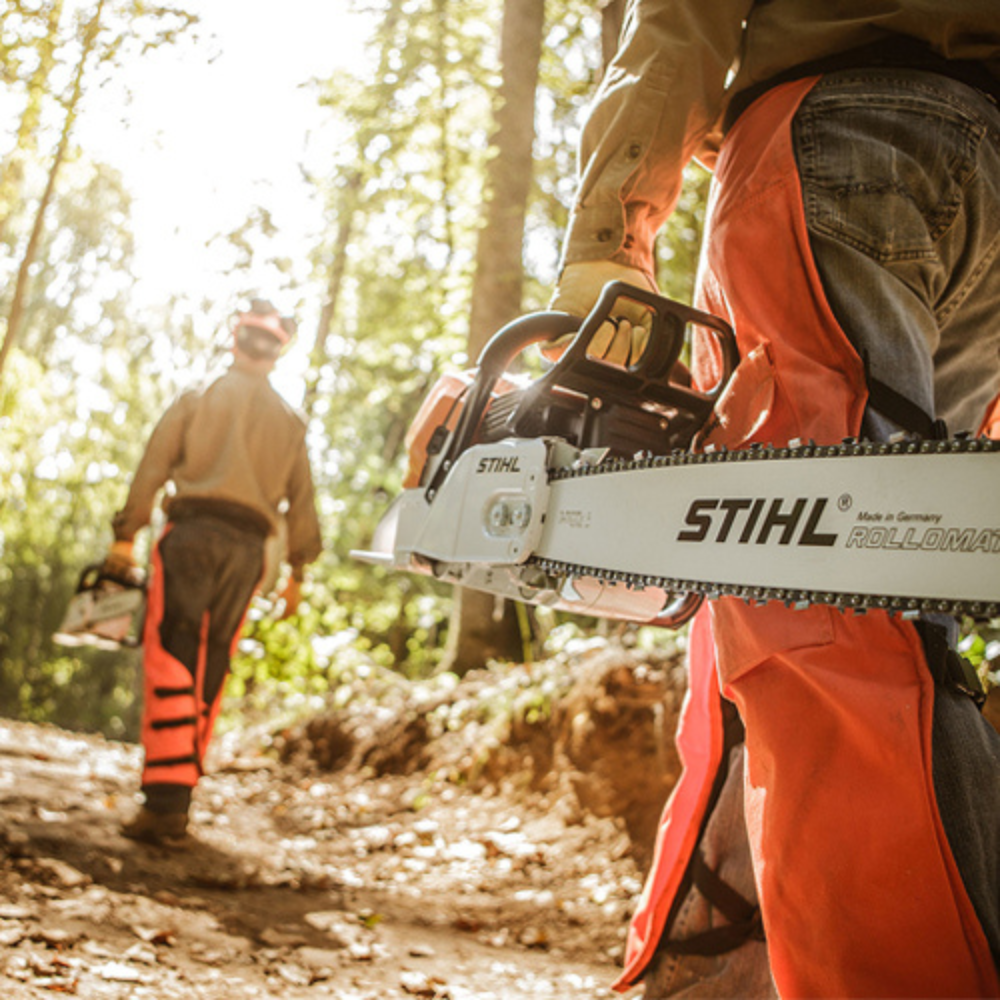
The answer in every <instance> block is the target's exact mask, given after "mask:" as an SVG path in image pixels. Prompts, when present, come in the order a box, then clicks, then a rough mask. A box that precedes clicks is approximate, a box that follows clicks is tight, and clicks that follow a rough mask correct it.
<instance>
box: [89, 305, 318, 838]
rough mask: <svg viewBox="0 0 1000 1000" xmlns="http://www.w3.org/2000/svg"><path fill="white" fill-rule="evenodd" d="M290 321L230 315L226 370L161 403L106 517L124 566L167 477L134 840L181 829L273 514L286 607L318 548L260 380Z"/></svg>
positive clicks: (149, 630) (149, 624)
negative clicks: (284, 548) (282, 524)
mask: <svg viewBox="0 0 1000 1000" xmlns="http://www.w3.org/2000/svg"><path fill="white" fill-rule="evenodd" d="M293 331H294V325H293V324H292V322H291V321H290V320H288V319H285V318H282V317H281V316H279V315H278V312H277V310H276V309H275V308H274V307H273V306H272V305H271V304H270V303H268V302H265V301H262V300H254V303H253V305H252V308H251V310H250V311H249V312H246V313H241V314H239V315H238V317H237V319H236V324H235V329H234V334H233V361H232V364H231V366H230V368H229V370H228V371H227V372H226V374H224V375H223V376H222V377H221V378H219V379H217V380H216V381H214V382H212V383H211V384H210V385H208V386H206V387H203V388H199V389H195V390H190V391H187V392H185V393H183V394H182V395H181V396H179V397H178V399H177V400H176V401H175V402H174V403H173V404H172V405H171V406H170V408H169V409H168V410H167V411H166V412H165V413H164V415H163V416H162V418H161V419H160V421H159V423H158V424H157V426H156V428H155V429H154V431H153V434H152V436H151V437H150V440H149V443H148V445H147V447H146V451H145V454H144V455H143V457H142V460H141V462H140V463H139V467H138V469H137V471H136V473H135V477H134V479H133V481H132V485H131V488H130V490H129V494H128V499H127V501H126V503H125V506H124V507H123V508H122V510H121V511H119V513H118V514H117V515H116V516H115V518H114V522H113V527H114V533H115V539H116V540H115V542H114V544H113V545H112V547H111V552H110V553H109V555H108V560H107V562H106V563H105V568H106V569H107V570H108V571H110V572H115V571H117V572H119V573H120V572H121V570H122V569H123V568H127V567H128V566H129V565H130V564H131V563H132V545H133V540H134V537H135V534H136V532H137V531H138V530H139V529H140V528H142V527H143V526H144V525H147V524H148V523H149V520H150V516H151V513H152V508H153V503H154V500H155V498H156V495H157V494H158V492H159V491H160V489H161V488H162V487H164V486H165V485H166V484H167V483H168V482H170V483H172V484H173V492H172V494H171V495H170V496H169V497H168V498H167V500H166V501H165V503H164V507H165V510H166V514H167V524H166V527H165V529H164V531H163V533H162V534H161V535H160V538H159V540H158V541H157V543H156V545H155V547H154V551H153V556H152V567H151V579H150V583H149V591H148V606H147V612H146V623H145V628H144V633H143V645H144V650H143V668H144V673H145V682H144V692H145V702H144V705H143V717H142V734H141V735H142V744H143V749H144V751H145V765H144V769H143V773H142V791H143V793H144V795H145V805H144V806H143V808H142V809H141V810H140V812H139V813H138V815H137V816H136V817H135V819H133V820H132V821H131V822H129V823H127V824H126V825H125V826H124V828H123V832H124V833H125V834H126V835H127V836H129V837H132V838H134V839H138V840H145V841H150V842H154V843H161V842H168V841H170V840H172V839H178V838H181V837H183V835H184V834H185V831H186V828H187V819H188V808H189V805H190V802H191V792H192V789H193V788H194V786H195V784H196V783H197V781H198V778H199V777H200V776H201V774H202V765H203V761H204V758H205V752H206V750H207V749H208V744H209V740H210V739H211V735H212V728H213V725H214V722H215V718H216V715H217V713H218V710H219V704H220V701H221V695H222V688H223V682H224V680H225V678H226V675H227V673H228V671H229V662H230V658H231V656H232V653H233V651H234V649H235V645H236V642H237V640H238V638H239V635H240V631H241V629H242V625H243V620H244V616H245V614H246V610H247V607H248V605H249V603H250V599H251V597H252V596H253V593H254V590H255V589H256V587H257V585H258V583H259V582H260V580H261V574H262V571H263V567H264V549H265V542H266V540H267V538H268V536H269V535H272V534H274V533H275V532H276V531H277V529H278V523H279V518H280V517H282V516H284V518H285V520H286V523H287V531H288V553H287V560H288V563H289V564H290V567H291V575H290V578H289V580H288V583H287V585H286V587H285V590H284V592H283V594H282V596H283V597H284V600H285V614H286V615H287V614H289V613H291V612H292V611H294V609H295V607H296V606H297V605H298V602H299V595H300V587H301V583H302V579H303V569H304V567H305V566H306V565H307V564H308V563H310V562H312V561H313V560H314V559H315V558H316V557H317V556H318V555H319V553H320V550H321V541H320V532H319V524H318V521H317V517H316V510H315V503H314V498H313V485H312V476H311V472H310V468H309V459H308V456H307V453H306V442H305V437H306V428H305V424H304V422H303V420H302V419H301V417H300V416H299V415H298V414H297V413H296V412H295V411H294V410H293V409H292V408H291V407H290V406H289V405H288V404H287V403H286V402H285V401H284V400H283V399H282V398H281V396H280V395H279V394H278V393H277V392H276V391H275V390H274V389H273V388H272V386H271V384H270V382H269V381H268V375H269V374H270V372H271V371H272V369H273V368H274V366H275V363H276V362H277V360H278V358H279V356H280V354H281V351H282V349H283V347H284V346H285V345H286V344H287V342H288V341H289V339H290V336H291V334H292V332H293ZM285 508H287V509H285Z"/></svg>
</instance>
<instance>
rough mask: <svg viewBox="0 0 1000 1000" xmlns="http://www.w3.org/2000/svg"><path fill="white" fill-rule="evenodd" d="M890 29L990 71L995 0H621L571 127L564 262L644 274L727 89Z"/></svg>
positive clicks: (999, 1)
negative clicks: (570, 204)
mask: <svg viewBox="0 0 1000 1000" xmlns="http://www.w3.org/2000/svg"><path fill="white" fill-rule="evenodd" d="M895 35H903V36H909V37H912V38H916V39H919V40H922V41H924V42H926V43H928V44H929V45H930V47H931V48H932V49H933V50H934V51H935V52H937V53H938V54H940V55H943V56H945V57H946V58H948V59H975V60H982V61H984V62H985V63H986V67H987V69H988V71H989V72H990V73H991V74H992V76H993V77H996V78H1000V0H837V2H836V3H833V2H830V0H760V2H753V0H630V3H629V6H628V10H627V13H626V16H625V24H624V26H623V29H622V39H621V44H620V47H619V51H618V54H617V55H616V56H615V59H614V61H613V62H612V64H611V65H610V67H609V68H608V72H607V73H606V75H605V77H604V80H603V81H602V83H601V86H600V88H599V90H598V93H597V95H596V98H595V101H594V104H593V106H592V109H591V113H590V116H589V118H588V120H587V123H586V126H585V128H584V131H583V135H582V140H581V148H580V184H579V187H578V193H577V201H576V203H575V205H574V208H573V213H572V216H571V219H570V226H569V231H568V234H567V238H566V242H565V246H564V252H563V261H564V263H573V262H576V261H586V260H614V261H616V262H618V263H621V264H625V265H628V266H630V267H635V268H639V269H640V270H644V271H646V272H647V273H649V274H650V275H651V274H652V268H653V263H652V247H653V241H654V239H655V237H656V233H657V231H658V230H659V228H660V227H661V225H662V224H663V222H664V221H665V219H666V218H667V216H668V215H669V214H670V212H671V211H672V210H673V207H674V205H675V204H676V202H677V198H678V195H679V193H680V189H681V184H682V180H683V177H682V175H683V170H684V167H685V165H686V164H687V163H688V162H689V161H690V160H691V159H693V158H697V159H698V160H700V161H701V162H702V163H703V164H704V165H705V166H707V167H709V168H711V167H712V166H713V165H714V162H715V158H716V155H717V153H718V149H719V144H720V142H721V138H722V129H721V122H722V117H723V115H724V112H725V109H726V105H727V103H728V101H729V100H730V99H731V98H732V97H733V96H734V95H735V94H738V93H740V92H741V91H743V90H745V89H746V88H747V87H750V86H753V85H754V84H758V83H761V82H763V81H766V80H769V79H771V78H772V77H774V76H776V75H777V74H779V73H781V72H783V71H785V70H788V69H789V68H791V67H793V66H797V65H799V64H801V63H804V62H808V61H812V60H815V59H819V58H823V57H826V56H830V55H833V54H835V53H840V52H846V51H848V50H850V49H853V48H857V47H859V46H862V45H867V44H870V43H872V42H876V41H879V40H881V39H885V38H887V37H890V36H895ZM731 71H732V77H731V82H730V83H729V84H728V86H727V80H728V79H730V72H731Z"/></svg>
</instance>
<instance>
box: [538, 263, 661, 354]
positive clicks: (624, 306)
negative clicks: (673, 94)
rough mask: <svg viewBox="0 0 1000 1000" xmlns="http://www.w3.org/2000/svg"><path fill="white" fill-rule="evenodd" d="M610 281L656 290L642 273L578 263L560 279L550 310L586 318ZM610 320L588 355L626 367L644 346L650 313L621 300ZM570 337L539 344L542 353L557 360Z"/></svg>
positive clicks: (618, 265)
mask: <svg viewBox="0 0 1000 1000" xmlns="http://www.w3.org/2000/svg"><path fill="white" fill-rule="evenodd" d="M609 281H625V282H628V284H630V285H636V286H637V287H639V288H648V289H649V290H650V291H652V292H655V291H657V288H656V285H655V284H654V282H653V281H652V279H651V278H650V277H649V276H648V275H647V274H646V273H645V272H644V271H639V270H637V269H636V268H634V267H626V266H625V265H624V264H616V263H615V262H614V261H611V260H594V261H580V262H579V263H576V264H567V265H566V267H565V268H564V269H563V273H562V275H561V277H560V278H559V284H558V285H557V286H556V290H555V293H554V294H553V296H552V301H551V303H550V304H549V308H550V309H552V310H555V311H557V312H566V313H570V314H571V315H573V316H581V317H582V316H586V315H587V314H588V313H589V312H590V311H591V309H593V308H594V305H595V304H596V303H597V300H598V299H599V298H600V297H601V291H602V290H603V288H604V286H605V285H606V284H607V283H608V282H609ZM612 319H613V320H615V321H616V322H608V323H604V324H602V326H601V328H600V329H599V330H598V331H597V334H596V335H595V336H594V339H593V340H592V341H591V342H590V346H589V348H588V349H587V354H588V355H589V356H590V357H595V358H600V359H601V360H602V361H606V362H607V363H608V364H612V365H619V366H620V367H623V368H624V367H625V366H627V365H628V364H630V363H632V362H635V361H636V360H637V359H638V358H639V357H640V355H641V354H642V352H643V350H644V349H645V347H646V342H647V340H648V339H649V330H650V327H651V325H652V323H651V317H650V313H649V310H648V309H646V308H645V307H644V306H642V305H640V304H639V303H638V302H630V301H628V300H627V299H620V300H619V302H618V303H617V307H616V309H615V311H614V312H613V313H612ZM572 339H573V334H566V335H565V336H563V337H559V338H557V339H556V340H550V341H546V342H545V343H543V344H542V345H541V351H542V354H544V355H545V357H547V358H548V359H549V360H550V361H557V360H558V359H559V358H560V356H561V355H562V353H563V351H565V350H566V347H567V346H568V344H569V342H570V341H571V340H572Z"/></svg>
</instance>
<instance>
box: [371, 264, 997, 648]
mask: <svg viewBox="0 0 1000 1000" xmlns="http://www.w3.org/2000/svg"><path fill="white" fill-rule="evenodd" d="M620 300H625V301H626V302H627V303H630V304H631V306H632V307H633V308H634V307H635V306H636V305H638V306H639V307H640V308H642V309H643V310H645V311H646V312H647V313H648V326H649V331H650V332H649V338H648V342H647V346H646V347H645V349H644V351H643V353H642V355H641V356H640V358H639V359H638V361H636V362H635V363H630V364H628V365H625V366H614V365H611V364H609V363H607V362H606V361H603V360H602V359H600V358H599V357H596V356H594V355H593V353H592V352H591V351H590V350H588V349H589V348H590V347H591V345H592V343H593V341H594V338H595V336H596V335H597V334H598V331H599V330H600V329H601V328H602V326H603V325H604V324H606V323H608V322H614V320H613V319H612V317H613V316H616V315H619V314H620V305H619V302H620ZM695 330H700V331H703V333H701V334H700V335H702V336H704V335H707V336H708V337H710V338H712V340H713V341H714V345H715V348H716V351H715V353H716V355H717V357H718V358H719V359H720V367H721V376H720V377H719V379H718V381H717V384H716V385H715V386H713V387H711V388H709V389H707V390H706V391H698V390H696V389H694V388H692V387H691V385H690V384H689V380H688V379H685V378H684V377H683V374H682V373H683V371H685V370H684V369H683V366H682V365H680V364H679V360H680V358H681V356H682V351H683V349H684V346H685V344H686V343H688V342H689V341H690V339H691V335H692V332H693V331H695ZM570 335H572V339H571V340H570V343H569V346H568V347H567V348H566V349H565V351H564V352H563V353H562V355H561V357H560V358H559V360H558V361H557V362H556V363H555V364H554V365H553V366H552V367H551V368H550V369H549V370H548V371H547V372H545V373H544V374H543V375H541V376H540V377H538V378H535V379H531V378H529V377H528V376H525V375H512V374H510V373H509V371H508V369H509V368H510V367H511V365H512V363H513V362H514V361H515V359H517V358H518V356H519V355H520V354H521V353H522V352H523V351H525V350H526V349H527V348H528V347H530V346H531V345H533V344H537V343H539V342H542V341H549V342H551V341H553V340H554V339H557V338H567V337H569V336H570ZM738 363H739V354H738V351H737V347H736V340H735V337H734V335H733V332H732V330H731V329H730V327H729V326H728V325H727V324H726V323H725V322H724V321H723V320H721V319H719V318H718V317H715V316H712V315H709V314H707V313H704V312H700V311H698V310H695V309H692V308H690V307H688V306H685V305H682V304H681V303H678V302H674V301H672V300H670V299H667V298H664V297H662V296H659V295H656V294H654V293H651V292H647V291H645V290H641V289H638V288H634V287H632V286H629V285H626V284H623V283H621V282H614V283H611V284H609V285H608V286H606V287H605V289H604V291H603V292H602V295H601V297H600V300H599V301H598V302H597V304H596V305H595V307H594V309H593V311H592V312H591V313H590V315H589V316H587V317H586V318H585V319H579V318H576V317H572V316H569V315H567V314H565V313H556V312H541V313H533V314H530V315H528V316H525V317H522V318H521V319H518V320H515V321H514V322H513V323H510V324H508V325H507V326H505V327H504V328H503V329H501V330H500V331H499V332H498V333H497V334H495V335H494V337H493V338H492V339H491V340H490V342H489V343H488V344H487V345H486V347H485V348H484V350H483V352H482V354H481V355H480V358H479V360H478V365H477V368H476V369H474V370H473V371H472V372H467V373H462V374H457V375H454V374H449V375H445V376H443V377H442V378H441V379H440V380H439V381H438V383H437V384H436V385H435V386H434V388H433V389H432V390H431V393H430V394H429V396H428V397H427V398H426V399H425V400H424V402H423V404H422V406H421V408H420V411H419V412H418V414H417V417H416V419H415V421H414V423H413V425H412V426H411V428H410V430H409V433H408V435H407V447H408V453H409V468H408V470H407V474H406V478H405V480H404V484H403V486H404V488H403V490H402V492H401V493H400V495H399V496H398V497H396V499H395V500H394V501H393V502H392V504H391V506H390V507H389V509H388V511H387V512H386V513H385V515H384V516H383V518H382V519H381V521H380V523H379V525H378V527H377V529H376V532H375V536H374V539H373V542H372V545H371V548H370V549H369V550H366V551H357V552H355V553H354V555H355V556H356V557H357V558H359V559H362V560H364V561H367V562H369V563H374V564H378V565H382V566H386V567H389V568H392V569H395V570H407V571H413V572H418V573H424V574H429V575H430V576H433V577H435V578H437V579H439V580H443V581H447V582H450V583H453V584H457V585H461V586H463V587H469V588H472V589H477V590H484V591H488V592H491V593H493V594H497V595H500V596H502V597H506V598H511V599H514V600H518V601H523V602H526V603H531V604H539V605H546V606H549V607H552V608H556V609H560V610H564V611H570V612H575V613H578V614H584V615H592V616H597V617H605V618H613V619H620V620H624V621H632V622H641V623H650V624H655V625H661V626H664V627H668V628H676V627H678V626H680V625H681V624H683V623H684V622H685V621H686V620H687V619H688V618H690V617H691V616H692V615H693V614H694V613H695V611H696V610H697V609H698V607H699V605H700V604H701V603H702V601H703V600H704V599H706V598H709V599H714V598H719V597H737V598H740V599H742V600H744V601H747V602H753V603H765V602H769V601H781V602H783V603H785V604H786V605H788V606H790V607H795V608H805V607H808V606H809V605H811V604H816V603H819V604H825V605H832V606H835V607H838V608H841V609H844V610H852V611H854V612H857V613H864V612H867V611H869V610H872V609H882V610H885V611H888V612H890V613H893V614H899V615H901V616H903V617H904V618H912V617H917V616H919V615H921V614H923V613H927V612H940V613H945V614H952V615H956V614H961V615H968V616H972V617H975V618H982V619H988V618H992V617H996V616H997V615H998V614H1000V558H998V555H1000V505H998V504H997V503H996V502H995V496H996V490H997V486H998V484H1000V442H996V441H993V440H990V439H988V438H976V437H973V436H968V435H958V436H955V437H952V438H948V439H945V440H928V439H921V438H918V437H915V436H913V435H900V436H897V437H895V438H893V439H892V440H890V441H886V442H874V441H865V440H855V439H848V440H845V441H842V442H839V443H837V444H816V443H814V442H812V441H798V440H795V441H789V442H783V443H780V444H777V445H766V446H764V445H753V446H750V447H749V448H745V449H739V450H733V451H727V450H726V449H724V448H721V449H713V448H712V447H710V446H707V447H701V445H700V438H699V431H701V430H702V429H703V428H705V427H706V425H708V424H709V422H710V420H711V418H712V416H713V413H714V412H715V409H716V405H717V403H718V402H719V400H720V399H721V397H722V395H723V393H724V392H725V390H726V387H727V385H728V383H729V380H730V377H731V375H732V373H733V371H734V370H735V368H736V366H737V364H738Z"/></svg>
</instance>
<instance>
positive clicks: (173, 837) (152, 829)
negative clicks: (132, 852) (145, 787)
mask: <svg viewBox="0 0 1000 1000" xmlns="http://www.w3.org/2000/svg"><path fill="white" fill-rule="evenodd" d="M187 822H188V817H187V813H186V812H169V813H158V812H153V811H152V810H151V809H147V808H146V807H145V806H143V807H142V808H141V809H140V810H139V812H138V813H137V814H136V816H135V818H134V819H132V820H130V821H129V822H128V823H123V824H122V828H121V832H122V836H124V837H128V838H129V839H130V840H140V841H142V842H143V843H145V844H157V845H159V846H162V847H171V846H176V845H179V844H180V843H181V842H182V841H183V840H184V838H185V836H186V835H187Z"/></svg>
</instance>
